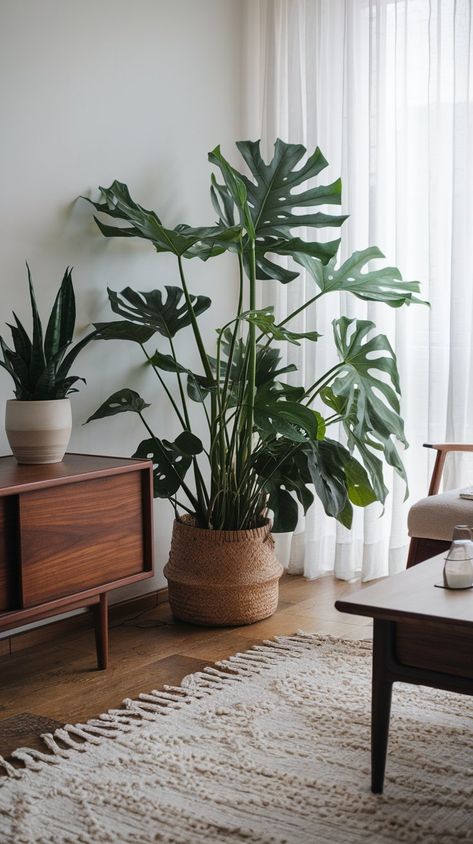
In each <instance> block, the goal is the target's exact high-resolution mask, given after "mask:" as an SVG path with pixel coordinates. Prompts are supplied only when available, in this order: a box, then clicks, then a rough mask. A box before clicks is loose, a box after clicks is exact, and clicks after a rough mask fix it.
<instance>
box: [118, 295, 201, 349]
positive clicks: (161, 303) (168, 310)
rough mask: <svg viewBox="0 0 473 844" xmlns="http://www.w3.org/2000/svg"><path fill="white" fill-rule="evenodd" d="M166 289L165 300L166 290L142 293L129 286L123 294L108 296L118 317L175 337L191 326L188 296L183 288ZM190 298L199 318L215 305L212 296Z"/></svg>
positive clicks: (165, 335)
mask: <svg viewBox="0 0 473 844" xmlns="http://www.w3.org/2000/svg"><path fill="white" fill-rule="evenodd" d="M165 290H166V298H165V299H164V297H163V292H162V290H148V291H142V292H138V291H136V290H132V289H131V287H125V289H124V290H122V291H121V292H120V293H117V292H116V291H115V290H110V289H109V290H108V297H109V299H110V304H111V307H112V311H113V312H114V313H115V314H118V315H119V316H122V317H125V318H126V319H127V320H129V321H131V322H133V323H139V324H140V325H145V326H149V327H150V328H152V329H154V331H158V332H159V333H160V334H162V335H163V336H164V337H174V335H175V334H177V332H178V331H180V330H181V328H185V327H186V326H187V325H190V323H191V317H190V314H189V309H188V307H187V304H186V302H185V301H182V300H183V298H184V293H183V291H182V290H181V288H180V287H171V286H169V285H166V286H165ZM190 299H191V303H192V308H193V310H194V314H195V315H196V316H199V315H200V314H202V313H203V312H204V311H206V310H207V308H209V307H210V305H211V300H210V299H209V298H208V296H191V297H190ZM109 326H113V323H110V324H109ZM109 331H111V328H109Z"/></svg>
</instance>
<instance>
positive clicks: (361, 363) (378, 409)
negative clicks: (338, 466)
mask: <svg viewBox="0 0 473 844" xmlns="http://www.w3.org/2000/svg"><path fill="white" fill-rule="evenodd" d="M332 325H333V332H334V338H335V344H336V346H337V350H338V353H339V355H340V358H341V360H342V367H341V370H339V372H338V374H337V377H336V378H335V380H334V381H333V382H332V383H331V384H330V386H329V387H327V388H325V389H324V390H323V391H322V392H321V397H322V399H323V401H324V402H325V403H326V404H327V405H328V406H329V407H331V408H332V409H333V410H335V411H336V412H337V413H339V414H340V416H341V417H342V421H343V425H344V428H345V431H346V434H347V437H348V443H349V446H350V448H351V449H353V448H355V447H356V448H357V449H358V451H359V453H360V455H361V457H362V459H363V462H364V464H365V466H366V468H367V470H368V474H369V476H370V480H371V483H372V485H373V489H374V491H375V493H376V496H377V498H378V499H379V500H380V501H384V500H385V498H386V492H387V491H386V487H385V485H384V482H383V472H382V462H381V460H380V459H379V456H384V459H385V460H386V461H387V463H388V464H389V465H391V466H392V467H393V468H394V469H395V471H396V472H397V473H398V474H399V475H400V477H401V478H403V480H404V481H406V475H405V470H404V467H403V464H402V460H401V458H400V455H399V453H398V451H397V448H396V445H395V443H394V440H393V437H394V438H395V439H397V440H398V441H399V442H401V443H402V444H403V445H405V446H407V441H406V437H405V433H404V423H403V421H402V419H401V417H400V415H399V411H400V406H399V394H400V388H399V374H398V370H397V363H396V357H395V354H394V352H393V350H392V348H391V345H390V343H389V340H388V339H387V337H385V336H384V335H383V334H378V335H376V336H374V337H371V338H370V339H368V334H369V333H370V332H371V331H372V330H373V329H374V327H375V326H374V323H372V322H370V321H369V320H350V319H347V317H342V318H341V319H338V320H334V321H333V323H332Z"/></svg>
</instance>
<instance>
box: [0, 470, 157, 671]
mask: <svg viewBox="0 0 473 844" xmlns="http://www.w3.org/2000/svg"><path fill="white" fill-rule="evenodd" d="M152 507H153V464H152V463H151V462H150V461H148V460H130V459H125V458H115V457H99V456H94V455H89V454H66V455H65V457H64V460H63V461H62V462H61V463H51V464H48V465H20V464H18V463H17V462H16V460H15V458H14V457H2V458H0V632H3V631H5V630H9V629H13V628H15V627H20V626H21V625H24V624H27V623H30V622H33V621H38V620H39V619H44V618H49V617H50V616H54V615H56V614H58V613H63V612H67V611H68V610H72V609H76V608H79V607H89V606H90V607H93V611H94V615H95V635H96V648H97V662H98V667H99V668H101V669H103V668H106V667H107V660H108V592H109V591H110V590H111V589H116V588H117V587H118V586H126V585H127V584H129V583H135V582H136V581H138V580H144V579H145V578H147V577H151V576H152V574H153V511H152Z"/></svg>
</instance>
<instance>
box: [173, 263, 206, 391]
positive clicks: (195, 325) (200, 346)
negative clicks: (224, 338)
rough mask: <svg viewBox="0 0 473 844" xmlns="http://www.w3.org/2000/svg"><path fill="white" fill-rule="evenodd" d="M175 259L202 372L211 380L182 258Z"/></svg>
mask: <svg viewBox="0 0 473 844" xmlns="http://www.w3.org/2000/svg"><path fill="white" fill-rule="evenodd" d="M177 261H178V264H179V275H180V277H181V285H182V289H183V291H184V298H185V300H186V305H187V311H188V313H189V317H190V321H191V325H192V330H193V332H194V337H195V342H196V343H197V348H198V350H199V355H200V359H201V361H202V366H203V367H204V372H205V374H206V376H207V378H210V379H211V380H212V379H213V374H212V367H211V366H210V362H209V359H208V357H207V352H206V351H205V346H204V342H203V340H202V335H201V333H200V329H199V325H198V323H197V317H196V315H195V312H194V308H193V307H192V301H191V297H190V295H189V291H188V289H187V282H186V278H185V275H184V268H183V266H182V258H181V256H180V255H179V256H178V259H177Z"/></svg>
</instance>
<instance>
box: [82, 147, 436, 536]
mask: <svg viewBox="0 0 473 844" xmlns="http://www.w3.org/2000/svg"><path fill="white" fill-rule="evenodd" d="M237 147H238V150H239V152H240V153H241V155H242V157H243V159H244V162H245V164H246V166H247V168H248V171H249V174H250V175H246V174H245V173H242V172H239V171H238V170H236V169H235V168H234V167H232V166H231V165H230V164H229V163H228V161H227V160H226V159H225V158H224V157H223V155H222V153H221V151H220V148H219V147H217V148H216V149H214V150H213V151H212V152H211V153H210V154H209V160H210V162H211V164H212V165H214V167H215V168H216V169H217V171H218V172H219V177H217V176H216V175H215V173H214V174H213V175H212V178H211V188H210V190H211V199H212V203H213V205H214V208H215V211H216V214H217V218H218V219H217V222H216V224H215V225H213V226H210V227H202V228H194V227H191V226H189V225H186V224H180V225H177V226H175V227H174V228H168V227H166V226H165V225H164V223H163V222H162V221H161V219H160V218H159V217H158V215H157V214H156V213H155V212H154V211H148V210H146V209H145V208H143V207H142V206H141V205H139V204H138V203H136V202H135V201H134V200H133V199H132V197H131V194H130V191H129V189H128V187H127V186H126V185H125V184H123V183H122V182H118V181H114V182H113V184H112V185H111V186H110V187H109V188H100V193H101V197H100V200H99V201H97V202H92V204H93V205H94V207H95V208H96V210H97V211H98V212H99V214H100V217H95V220H96V222H97V225H98V227H99V229H100V231H101V232H102V234H103V235H104V236H105V237H110V238H115V237H120V238H139V239H142V240H144V241H147V242H148V243H149V244H150V245H151V246H152V247H153V248H154V250H155V251H156V252H157V253H158V254H160V253H171V254H172V255H174V256H175V259H176V276H177V284H175V285H173V286H170V285H165V286H164V287H163V288H159V289H155V290H148V291H137V290H135V289H132V288H131V287H126V288H125V289H124V290H121V291H119V292H117V291H114V290H111V289H110V290H109V291H108V295H109V300H110V305H111V308H112V311H113V312H114V313H115V314H116V315H117V316H118V317H120V319H119V320H116V321H112V322H110V323H101V324H97V325H96V326H95V327H96V330H97V338H103V339H120V340H122V341H131V342H133V343H135V344H136V346H137V347H138V350H139V351H140V353H141V354H142V355H143V356H144V357H143V360H144V363H145V364H146V365H147V366H148V367H149V368H150V370H152V371H153V372H154V375H155V377H156V379H157V383H158V389H159V392H158V395H159V397H160V400H161V396H166V397H167V399H168V400H169V402H170V403H171V405H172V408H173V410H174V412H175V414H176V417H177V420H178V422H179V425H180V427H181V428H182V431H181V433H180V434H179V435H178V436H177V437H176V439H175V440H174V441H169V440H166V439H164V436H163V435H164V432H163V431H160V430H159V423H158V429H156V427H155V425H154V424H152V423H151V421H150V416H149V412H147V410H146V408H147V407H149V404H148V403H147V402H145V400H144V399H143V398H142V397H141V396H140V395H139V394H138V393H137V392H136V391H134V390H132V389H130V388H128V387H127V388H124V389H122V390H119V391H117V392H116V393H114V394H113V395H112V396H110V397H109V398H108V399H107V400H106V401H105V402H104V403H103V404H102V405H101V407H99V408H98V410H97V411H96V412H95V413H94V414H93V415H92V416H91V417H90V419H89V420H88V421H91V420H93V419H100V418H104V417H109V416H112V415H114V414H117V413H123V412H133V413H136V414H138V415H139V416H140V418H141V420H142V422H143V425H144V428H145V430H146V437H145V439H144V440H143V441H142V442H141V443H140V444H139V445H138V447H137V449H136V452H135V456H137V457H148V458H151V459H152V460H153V463H154V467H155V468H154V492H155V495H156V496H158V497H162V498H168V499H169V500H170V501H171V502H172V503H173V505H174V507H175V509H176V513H178V512H179V510H185V511H188V512H192V513H194V514H195V515H196V517H197V523H198V524H199V525H200V526H201V527H204V528H209V529H246V528H251V527H254V526H256V525H258V524H259V523H260V521H261V518H262V515H263V514H264V513H265V512H266V511H267V509H269V510H271V511H272V513H273V516H274V526H273V529H274V530H275V531H289V530H292V529H293V528H294V527H295V525H296V522H297V518H298V504H297V500H298V501H299V502H300V504H301V505H302V507H303V509H304V511H306V510H307V509H308V508H309V507H310V505H311V504H312V502H313V500H314V494H316V495H318V496H319V498H320V499H321V501H322V504H323V506H324V508H325V511H326V512H327V514H328V515H330V516H334V517H335V518H336V519H338V520H339V521H340V522H341V523H342V524H344V525H346V526H347V527H349V526H350V525H351V521H352V514H353V505H357V506H362V507H364V506H366V505H367V504H370V503H371V502H373V501H376V500H379V501H384V500H385V498H386V495H387V488H386V485H385V483H384V480H383V459H384V461H386V462H387V463H388V464H389V465H390V466H392V467H393V468H394V470H395V471H396V472H397V473H398V474H399V475H400V476H401V477H402V478H403V479H404V480H406V479H405V472H404V467H403V463H402V460H401V457H400V454H399V451H398V448H397V446H396V442H400V443H402V444H404V445H407V443H406V439H405V434H404V426H403V421H402V418H401V416H400V404H399V396H400V386H399V376H398V370H397V365H396V358H395V355H394V352H393V350H392V348H391V345H390V343H389V341H388V339H387V338H386V337H385V336H383V335H382V334H376V333H375V331H374V329H375V326H374V324H373V323H372V322H370V321H368V320H358V319H348V318H347V317H341V318H340V319H335V320H333V323H332V337H333V339H332V342H333V343H334V344H335V347H336V352H337V356H338V362H337V363H336V364H335V365H334V366H333V367H332V368H331V369H330V370H329V371H327V372H321V373H320V374H318V377H317V378H316V379H315V381H314V382H313V383H297V380H296V379H297V370H296V366H294V365H293V364H289V365H284V363H283V362H282V355H281V346H282V345H284V344H286V343H292V344H296V345H300V344H301V343H306V344H313V343H316V342H319V338H320V335H319V334H318V333H317V332H316V331H315V330H313V329H312V326H313V325H314V312H315V308H316V307H317V303H318V302H319V300H320V299H321V298H322V297H323V296H330V295H331V294H332V293H334V292H336V291H341V292H345V293H350V294H351V295H353V296H356V297H358V298H359V299H363V300H368V301H377V302H384V303H386V305H388V306H390V307H394V308H398V307H400V306H401V305H405V304H406V305H408V304H410V303H412V302H419V301H420V300H419V299H418V298H417V296H416V294H417V293H418V291H419V284H418V282H416V281H404V280H403V279H402V276H401V274H400V272H399V270H398V269H396V268H393V267H384V268H382V269H372V268H368V265H369V262H371V261H372V260H374V259H378V258H382V257H383V255H382V253H381V252H380V251H379V249H377V248H376V247H371V248H368V249H364V250H363V251H361V252H355V253H354V254H353V255H352V256H351V257H350V258H348V260H346V261H344V262H342V263H340V262H339V261H337V257H336V256H337V252H338V248H339V244H340V239H339V238H338V237H337V238H335V239H332V240H328V241H327V240H326V239H324V241H323V242H320V241H318V240H316V239H310V238H306V237H305V236H304V232H306V231H308V230H309V231H313V230H315V231H317V230H318V229H325V228H327V227H335V228H337V229H338V228H339V227H340V226H341V225H342V223H343V222H344V220H345V219H346V217H345V215H337V214H333V213H326V212H322V211H319V210H317V209H318V208H319V207H320V206H333V205H335V206H336V205H340V203H341V182H340V180H339V179H337V180H336V181H334V182H332V183H331V184H328V185H319V184H314V181H315V180H317V179H318V176H319V174H320V173H321V172H322V171H323V169H324V168H325V167H326V166H327V161H326V160H325V158H324V156H323V155H322V153H321V152H320V150H319V149H318V148H317V149H316V150H315V151H314V152H313V153H312V154H311V155H309V156H308V157H305V154H306V150H305V148H304V147H303V146H301V145H299V144H287V143H284V142H283V141H281V140H278V141H277V142H276V144H275V151H274V156H273V158H272V160H271V161H270V162H269V163H265V161H264V160H263V159H262V157H261V154H260V145H259V142H250V141H243V142H240V143H238V144H237ZM301 161H303V163H301ZM89 201H91V200H89ZM103 215H106V216H107V217H108V218H111V220H110V221H109V222H105V221H104V219H103ZM115 222H119V225H116V224H115ZM123 224H125V225H123ZM227 252H229V253H232V254H233V256H234V258H235V262H236V267H237V272H238V277H239V297H238V304H237V308H236V311H235V313H234V315H233V317H232V318H231V319H229V320H228V322H227V323H226V324H225V325H223V326H221V327H220V328H218V330H217V335H216V341H215V347H214V348H213V349H212V350H211V351H209V350H208V344H206V343H204V338H203V336H202V333H201V328H200V324H199V318H200V316H201V315H202V314H203V313H204V312H205V311H207V310H208V309H209V308H210V307H211V300H210V299H209V298H208V297H207V296H204V295H195V294H194V293H192V292H191V289H190V284H189V279H188V271H187V267H188V266H189V264H190V262H191V261H192V259H194V258H198V259H201V260H203V261H207V260H210V259H211V260H216V259H218V256H219V255H221V254H223V253H227ZM279 258H284V259H285V261H284V263H285V264H287V259H288V258H290V259H292V261H291V265H290V266H289V267H288V266H286V265H285V266H282V265H281V262H280V261H279V260H278V259H279ZM301 267H302V268H304V270H305V272H306V278H307V281H306V289H307V290H308V295H307V298H306V301H305V302H304V304H303V305H301V306H300V307H298V308H297V309H295V310H294V311H292V312H291V313H288V314H286V315H285V316H284V319H282V320H279V321H278V320H277V319H276V317H275V314H274V311H273V309H272V308H270V307H266V308H258V307H257V285H258V283H259V281H260V280H265V281H266V283H268V282H271V283H279V284H295V283H296V284H297V283H298V282H297V279H298V276H299V273H300V269H301ZM303 311H305V312H306V327H307V330H305V331H295V330H293V329H292V328H291V327H290V326H291V322H292V321H293V320H294V318H295V317H296V316H299V315H300V314H301V313H302V312H303ZM184 330H185V331H188V332H189V333H190V334H191V335H192V336H193V340H194V342H195V358H196V361H197V362H198V363H197V364H196V365H195V366H194V367H188V366H185V365H184V364H183V363H181V362H180V361H179V360H178V357H177V355H176V349H175V344H174V338H175V336H176V334H177V333H178V332H180V331H184ZM320 342H330V341H329V340H328V339H325V338H324V340H323V341H322V340H320ZM288 376H289V379H288ZM170 377H173V378H175V381H176V389H175V390H173V389H172V387H171V385H170V380H169V379H170ZM192 403H197V405H198V406H200V408H201V412H202V414H203V417H204V419H205V423H206V426H207V436H206V437H205V438H201V437H199V436H197V435H196V433H195V426H194V419H195V412H194V411H192V410H191V408H192ZM331 428H335V429H338V430H339V429H341V430H342V431H343V439H344V443H343V444H342V442H340V441H339V439H338V437H337V438H334V437H330V436H329V432H330V429H331Z"/></svg>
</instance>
